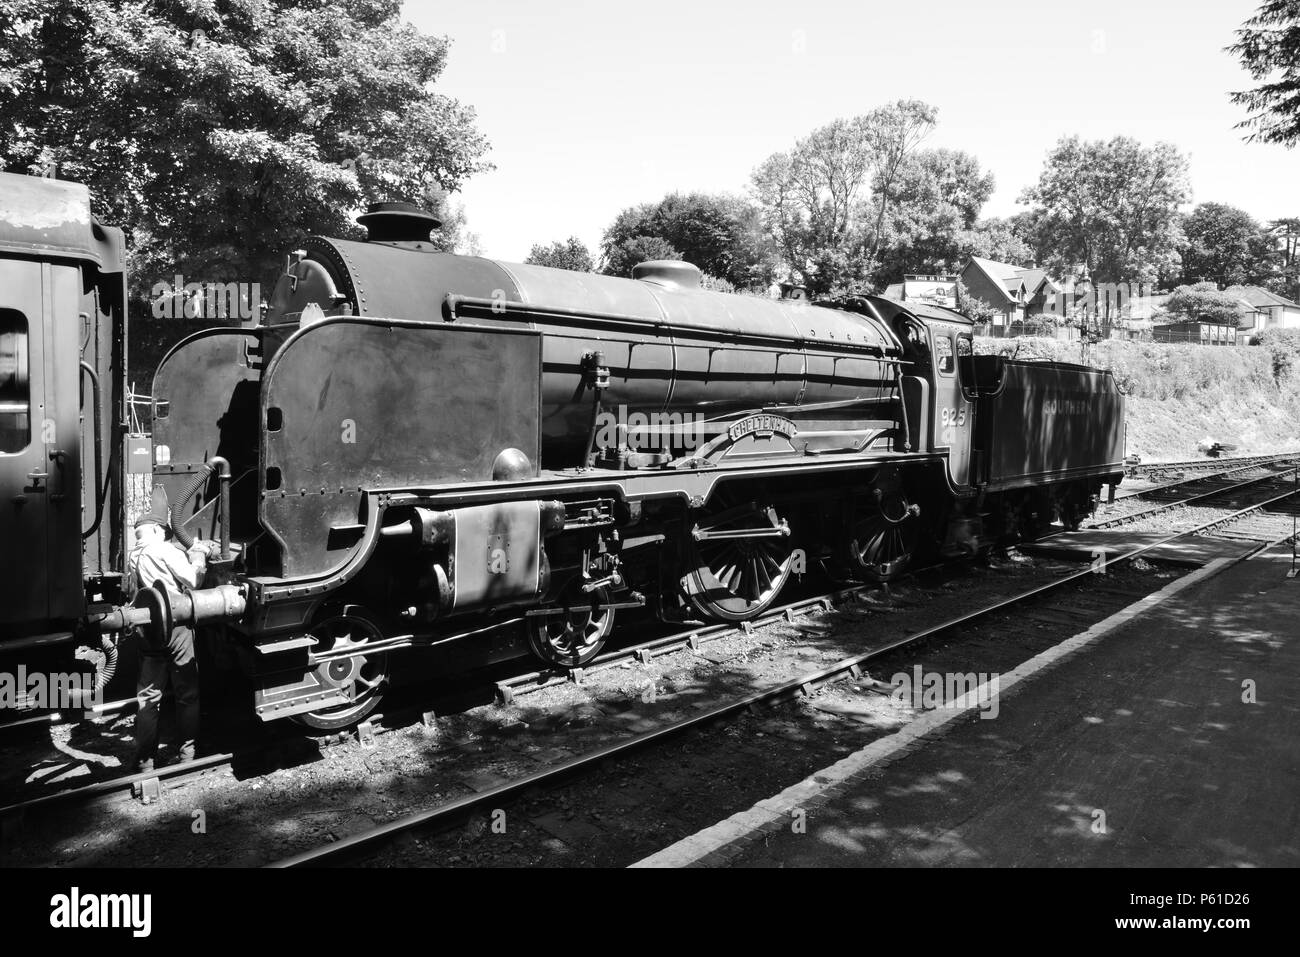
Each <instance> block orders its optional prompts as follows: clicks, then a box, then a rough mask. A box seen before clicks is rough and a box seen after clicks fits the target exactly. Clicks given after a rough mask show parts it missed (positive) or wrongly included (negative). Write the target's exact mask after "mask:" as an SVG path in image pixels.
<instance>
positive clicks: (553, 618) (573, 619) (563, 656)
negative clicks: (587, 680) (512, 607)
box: [525, 587, 614, 668]
mask: <svg viewBox="0 0 1300 957" xmlns="http://www.w3.org/2000/svg"><path fill="white" fill-rule="evenodd" d="M566 593H567V598H566V600H565V601H563V602H562V603H561V604H560V605H559V606H558V607H556V608H554V609H548V610H549V611H551V612H553V613H552V614H546V615H532V616H529V618H528V620H527V623H526V626H525V627H526V628H527V631H528V646H529V647H530V648H531V649H532V651H533V654H535V655H537V657H539V658H541V659H542V660H543V661H545V662H547V663H548V664H551V665H555V666H557V667H560V668H580V667H582V666H583V665H585V664H586V663H587V662H589V661H591V659H593V658H595V657H596V655H598V654H600V649H601V648H602V647H603V646H604V644H605V640H606V639H607V638H608V637H609V635H610V632H612V631H613V630H614V609H613V608H606V607H603V606H605V605H608V604H609V590H608V589H606V588H597V589H595V590H594V591H592V592H583V591H581V589H579V588H577V587H574V588H570V589H568V590H567V592H566Z"/></svg>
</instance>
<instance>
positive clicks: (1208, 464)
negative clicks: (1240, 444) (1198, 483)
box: [1125, 451, 1300, 478]
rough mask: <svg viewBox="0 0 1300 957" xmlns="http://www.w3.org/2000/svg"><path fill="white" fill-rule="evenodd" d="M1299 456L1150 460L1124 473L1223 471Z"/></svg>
mask: <svg viewBox="0 0 1300 957" xmlns="http://www.w3.org/2000/svg"><path fill="white" fill-rule="evenodd" d="M1294 458H1300V451H1295V452H1281V453H1274V454H1271V455H1239V456H1232V457H1222V458H1208V457H1207V458H1203V459H1189V460H1187V461H1183V462H1150V463H1147V464H1143V465H1133V466H1130V467H1129V468H1127V469H1125V474H1127V475H1130V476H1132V477H1134V478H1137V477H1140V476H1144V475H1147V476H1150V475H1161V474H1166V473H1172V472H1198V471H1205V470H1206V469H1212V470H1214V471H1224V470H1226V469H1234V468H1237V467H1244V466H1248V465H1266V464H1268V463H1270V462H1278V461H1285V460H1287V459H1294Z"/></svg>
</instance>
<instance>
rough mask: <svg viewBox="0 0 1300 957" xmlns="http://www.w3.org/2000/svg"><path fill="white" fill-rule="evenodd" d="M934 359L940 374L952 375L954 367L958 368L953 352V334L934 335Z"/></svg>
mask: <svg viewBox="0 0 1300 957" xmlns="http://www.w3.org/2000/svg"><path fill="white" fill-rule="evenodd" d="M934 359H935V367H936V368H937V369H938V370H939V374H940V375H952V373H953V369H954V368H956V360H955V359H954V358H953V352H952V336H935V337H934Z"/></svg>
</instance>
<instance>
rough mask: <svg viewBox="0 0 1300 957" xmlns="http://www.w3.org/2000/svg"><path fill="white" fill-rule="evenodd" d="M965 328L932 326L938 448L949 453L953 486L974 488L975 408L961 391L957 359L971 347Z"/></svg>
mask: <svg viewBox="0 0 1300 957" xmlns="http://www.w3.org/2000/svg"><path fill="white" fill-rule="evenodd" d="M962 331H963V330H962V329H961V327H959V326H957V325H950V324H948V323H943V322H932V323H930V335H931V338H932V340H933V348H932V350H931V355H933V356H934V409H935V413H934V447H935V450H936V451H942V450H944V449H946V450H947V452H948V475H949V477H950V478H951V480H952V484H953V485H955V486H958V487H962V486H965V485H969V484H970V439H971V435H972V434H974V425H975V421H974V417H975V416H974V414H975V407H974V406H973V405H972V404H971V403H970V402H968V401H967V400H966V396H965V394H964V393H963V392H962V388H961V378H960V372H959V370H958V362H957V355H958V349H959V348H966V346H967V345H968V343H964V342H962V341H960V339H961V333H962Z"/></svg>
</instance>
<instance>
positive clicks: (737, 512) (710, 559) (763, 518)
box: [682, 498, 794, 621]
mask: <svg viewBox="0 0 1300 957" xmlns="http://www.w3.org/2000/svg"><path fill="white" fill-rule="evenodd" d="M774 529H782V530H784V533H783V534H779V535H772V534H767V535H761V534H760V535H756V536H754V537H752V538H745V537H736V538H725V537H723V538H709V537H707V536H708V535H710V534H719V535H726V534H733V535H734V534H743V533H744V532H758V533H763V532H768V533H770V532H772V531H773V530H774ZM697 536H703V537H697ZM688 554H689V559H690V562H691V564H692V566H693V567H692V570H691V571H689V572H688V573H687V575H686V577H685V578H684V579H683V580H682V584H683V585H684V587H685V590H686V595H687V597H688V598H689V600H690V602H691V604H692V605H694V606H695V607H696V608H697V609H698V610H699V611H700V613H701V614H703V615H704V616H705V617H706V618H711V619H713V620H715V621H748V620H749V619H751V618H754V617H756V616H758V615H761V614H762V613H763V612H764V611H766V610H767V608H768V607H769V606H770V605H771V604H772V602H774V601H775V600H776V596H777V595H778V594H779V593H780V591H781V588H782V586H784V585H785V583H786V580H787V579H788V578H789V577H790V570H791V567H792V566H793V564H794V547H793V545H792V544H791V541H790V535H789V531H788V528H787V527H786V525H785V524H784V523H783V522H782V521H781V520H780V519H779V518H778V517H777V514H776V510H775V509H773V508H771V507H763V506H760V505H757V504H756V503H754V502H748V501H747V502H739V503H735V504H732V502H731V501H730V500H728V499H726V498H722V499H721V500H720V501H719V502H718V503H717V504H716V505H715V506H714V507H713V508H711V509H709V510H708V511H706V512H704V513H703V514H701V515H700V517H699V519H698V520H697V522H696V523H695V526H694V528H693V529H692V535H691V544H690V547H689V552H688Z"/></svg>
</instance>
